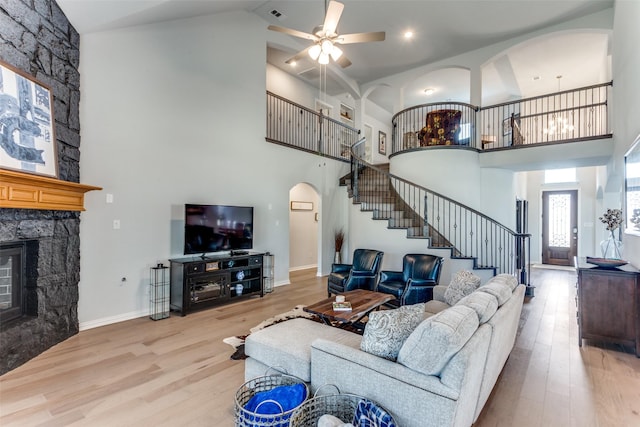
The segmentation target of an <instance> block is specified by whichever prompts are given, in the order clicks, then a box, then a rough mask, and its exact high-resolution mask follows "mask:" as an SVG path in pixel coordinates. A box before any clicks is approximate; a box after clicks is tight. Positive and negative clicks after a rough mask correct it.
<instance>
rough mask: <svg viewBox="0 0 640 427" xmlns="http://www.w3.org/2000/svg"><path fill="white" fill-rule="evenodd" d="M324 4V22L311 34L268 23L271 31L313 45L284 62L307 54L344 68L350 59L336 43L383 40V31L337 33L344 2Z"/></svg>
mask: <svg viewBox="0 0 640 427" xmlns="http://www.w3.org/2000/svg"><path fill="white" fill-rule="evenodd" d="M325 6H326V7H325V16H324V23H323V24H322V25H318V26H317V27H315V28H314V29H313V30H312V32H313V34H311V33H305V32H302V31H298V30H293V29H291V28H284V27H278V26H277V25H269V27H268V28H269V29H270V30H272V31H278V32H281V33H284V34H289V35H291V36H294V37H300V38H302V39H306V40H311V41H312V42H313V45H311V46H309V47H308V48H306V49H304V50H302V51H300V52H298V53H297V54H296V55H294V56H293V57H291V58H289V59H287V60H286V61H285V63H287V64H290V63H292V62H294V61H298V60H300V59H301V58H304V57H305V56H306V55H309V56H310V57H311V58H312V59H313V60H314V61H316V60H317V61H318V63H320V64H323V65H326V64H328V63H329V58H331V59H333V60H334V61H335V62H336V63H337V64H338V65H340V66H341V67H342V68H345V67H348V66H349V65H351V61H349V59H348V58H347V57H346V56H344V55H343V54H342V49H340V48H339V47H338V46H336V45H338V44H351V43H365V42H375V41H382V40H384V38H385V33H384V31H378V32H371V33H355V34H343V35H339V34H337V33H336V28H337V27H338V21H340V16H341V15H342V10H343V9H344V4H342V3H340V2H337V1H334V0H331V1H329V4H328V6H327V5H326V3H325Z"/></svg>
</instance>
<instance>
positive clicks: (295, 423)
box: [291, 387, 395, 427]
mask: <svg viewBox="0 0 640 427" xmlns="http://www.w3.org/2000/svg"><path fill="white" fill-rule="evenodd" d="M336 388H337V387H336ZM316 394H317V391H316ZM363 400H365V401H370V400H369V399H367V398H366V397H362V396H357V395H355V394H348V393H343V394H340V392H339V391H338V394H326V395H321V396H314V397H312V398H311V399H308V400H307V401H305V402H304V403H302V405H300V406H298V408H297V409H296V410H295V411H294V413H293V415H292V416H291V427H316V426H317V425H318V420H319V419H320V417H321V416H323V415H325V414H329V415H333V416H334V417H337V418H340V419H341V420H342V421H344V422H346V423H350V422H351V421H352V420H353V417H354V416H355V414H356V409H357V408H358V404H359V403H360V402H361V401H363ZM385 412H386V411H385ZM394 424H395V422H394ZM371 425H372V426H375V425H376V424H375V423H372V424H371Z"/></svg>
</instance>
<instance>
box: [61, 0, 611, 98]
mask: <svg viewBox="0 0 640 427" xmlns="http://www.w3.org/2000/svg"><path fill="white" fill-rule="evenodd" d="M57 1H58V4H59V5H60V7H61V8H62V9H63V11H64V12H65V14H66V15H67V17H68V18H69V20H70V21H71V23H72V24H73V25H74V27H75V28H76V29H77V30H78V32H79V33H80V34H85V33H91V32H97V31H105V30H110V29H116V28H123V27H127V26H134V25H141V24H150V23H155V22H163V21H168V20H172V19H179V18H188V17H195V16H201V15H204V14H208V13H222V12H229V11H233V10H245V11H248V12H250V13H255V14H256V15H258V16H260V17H261V18H263V19H264V21H265V34H266V35H265V37H266V38H267V40H266V42H267V45H268V46H269V48H268V62H270V63H272V64H273V65H275V66H277V67H279V68H281V69H283V70H285V71H287V72H290V73H292V74H299V73H300V72H301V71H309V69H310V68H312V67H314V66H316V67H317V64H313V63H312V62H310V61H309V62H308V63H306V64H304V63H303V64H299V65H298V68H297V69H292V68H291V67H290V66H288V65H286V64H284V61H285V60H286V59H287V58H289V57H290V56H292V55H293V54H295V53H296V52H297V51H299V50H302V49H304V48H306V47H307V46H308V45H309V42H308V41H306V40H302V39H299V38H294V37H291V36H286V35H283V34H280V33H274V32H271V31H266V26H267V25H269V24H274V25H278V26H282V27H288V28H293V29H296V30H299V31H303V32H311V31H312V29H313V28H314V27H315V26H317V25H319V24H321V23H322V20H323V17H324V13H325V0H281V1H279V0H273V1H261V0H231V1H220V0H195V1H193V0H57ZM340 1H341V2H342V3H344V5H345V7H344V11H343V13H342V16H341V19H340V21H339V26H338V32H339V33H341V34H345V33H359V32H369V31H385V32H386V40H385V41H382V42H371V43H361V44H350V45H343V46H342V48H343V51H344V53H345V55H347V56H348V58H349V59H350V60H351V61H352V63H353V64H352V65H351V66H350V67H348V68H344V69H339V70H338V71H339V72H341V73H344V75H345V76H346V77H347V78H349V79H352V80H353V81H355V82H357V83H358V84H365V83H368V82H371V81H375V80H377V79H380V78H382V77H385V76H389V75H393V74H396V73H399V72H402V71H404V70H407V69H412V68H416V67H419V66H421V65H426V64H429V63H432V62H435V61H438V60H441V59H445V58H450V57H452V56H455V55H458V54H462V53H465V52H469V51H473V50H476V49H479V48H482V47H484V46H488V45H491V44H494V43H497V42H500V41H503V40H508V39H512V38H514V37H517V36H520V35H523V34H526V33H530V32H532V31H536V30H539V29H543V28H545V27H548V26H551V25H555V24H558V23H562V22H565V21H567V20H571V19H574V18H579V17H582V16H585V15H588V14H592V13H595V12H599V11H602V10H605V9H607V8H610V7H612V5H613V0H562V1H548V0H420V1H419V0H411V1H403V0H340ZM274 11H276V12H277V13H276V12H274ZM278 14H279V15H280V17H279V18H277V17H276V16H275V15H278ZM407 30H411V31H413V33H414V37H413V38H412V39H411V40H405V39H404V38H403V34H404V32H405V31H407ZM608 46H609V40H608V35H603V34H589V33H584V34H573V35H563V36H560V37H558V38H554V39H550V40H541V41H539V42H537V43H532V44H529V45H527V46H523V47H522V48H521V49H519V50H518V51H515V52H508V53H505V54H504V55H503V56H502V57H500V58H496V59H495V60H494V62H493V63H492V64H489V65H488V66H486V67H485V70H483V103H485V100H492V101H493V100H494V98H495V99H499V98H498V97H497V95H496V94H497V93H501V94H502V95H501V96H503V97H504V96H505V94H506V96H507V98H509V99H514V98H519V97H527V96H534V95H538V94H541V93H549V92H553V91H555V90H557V89H558V87H559V86H561V88H562V89H569V88H575V87H580V86H584V84H583V83H584V82H587V83H586V84H592V83H600V82H603V81H604V80H603V78H609V77H608V76H606V74H607V70H606V68H607V66H606V62H607V57H608V55H609V52H608ZM603 68H604V69H605V70H604V71H603ZM307 74H308V75H314V73H313V72H308V73H307ZM315 74H317V73H315ZM603 74H604V75H605V76H603ZM536 76H538V77H540V78H538V79H536V80H535V81H534V80H533V78H534V77H536ZM556 76H562V79H556ZM301 77H302V78H304V77H305V76H304V75H303V76H301ZM460 78H461V79H462V80H457V79H460ZM307 80H308V81H309V83H311V84H314V79H313V78H309V79H307ZM434 85H439V86H441V87H442V90H443V91H446V92H441V93H440V94H439V97H438V100H446V99H450V100H453V101H468V99H461V98H465V97H466V98H468V86H469V78H468V77H465V76H463V75H461V74H460V73H459V72H450V73H444V72H441V73H435V74H433V75H431V76H424V78H422V79H419V80H418V81H415V82H413V83H411V85H410V86H412V90H411V91H409V92H410V93H409V94H408V95H407V96H409V97H411V96H413V97H414V98H415V99H412V100H409V101H407V104H410V105H415V104H418V103H425V102H433V101H432V100H428V99H421V98H420V97H421V96H423V95H422V94H423V91H424V88H426V87H431V86H434ZM465 87H466V89H465ZM340 90H342V89H341V88H340V86H339V85H335V84H332V82H328V84H327V87H326V91H327V92H328V93H331V92H334V93H331V94H336V93H337V92H339V91H340ZM384 107H385V108H387V109H388V108H390V106H388V105H387V106H384Z"/></svg>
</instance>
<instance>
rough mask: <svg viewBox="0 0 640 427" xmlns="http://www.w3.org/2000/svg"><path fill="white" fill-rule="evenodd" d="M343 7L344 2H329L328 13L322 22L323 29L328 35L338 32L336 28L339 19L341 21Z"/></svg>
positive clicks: (332, 0)
mask: <svg viewBox="0 0 640 427" xmlns="http://www.w3.org/2000/svg"><path fill="white" fill-rule="evenodd" d="M343 9H344V4H342V3H339V2H337V1H334V0H331V1H330V2H329V7H328V8H327V14H326V15H325V17H324V23H323V24H322V29H323V30H324V33H325V34H326V35H329V36H330V35H332V34H336V28H338V21H340V16H342V10H343Z"/></svg>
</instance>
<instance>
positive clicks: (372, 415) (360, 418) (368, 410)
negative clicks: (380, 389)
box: [352, 399, 396, 427]
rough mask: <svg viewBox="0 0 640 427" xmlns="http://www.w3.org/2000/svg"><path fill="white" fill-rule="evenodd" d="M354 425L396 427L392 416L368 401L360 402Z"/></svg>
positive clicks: (358, 426) (360, 426) (357, 426)
mask: <svg viewBox="0 0 640 427" xmlns="http://www.w3.org/2000/svg"><path fill="white" fill-rule="evenodd" d="M352 425H353V426H354V427H374V426H377V427H396V423H395V421H394V420H393V417H392V416H391V414H389V413H388V412H387V411H386V410H384V409H383V408H381V407H380V406H378V405H376V404H375V403H373V402H372V401H370V400H367V399H363V400H361V401H360V402H358V406H357V407H356V413H355V414H354V416H353V422H352Z"/></svg>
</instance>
